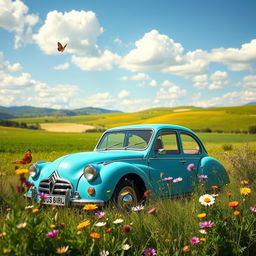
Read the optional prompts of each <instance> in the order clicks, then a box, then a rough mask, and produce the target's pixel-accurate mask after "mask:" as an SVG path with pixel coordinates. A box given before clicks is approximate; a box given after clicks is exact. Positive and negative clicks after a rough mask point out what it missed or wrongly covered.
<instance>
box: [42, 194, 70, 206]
mask: <svg viewBox="0 0 256 256" xmlns="http://www.w3.org/2000/svg"><path fill="white" fill-rule="evenodd" d="M65 199H66V198H65V196H51V195H49V196H48V197H47V199H44V202H43V203H44V204H54V205H65Z"/></svg>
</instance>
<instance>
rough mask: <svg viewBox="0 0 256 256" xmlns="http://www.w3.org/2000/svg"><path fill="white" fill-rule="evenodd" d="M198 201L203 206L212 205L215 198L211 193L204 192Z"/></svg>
mask: <svg viewBox="0 0 256 256" xmlns="http://www.w3.org/2000/svg"><path fill="white" fill-rule="evenodd" d="M199 202H200V203H201V204H202V205H205V206H208V205H213V204H214V202H215V198H214V197H213V196H212V195H209V194H205V195H202V196H200V197H199Z"/></svg>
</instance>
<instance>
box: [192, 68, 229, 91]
mask: <svg viewBox="0 0 256 256" xmlns="http://www.w3.org/2000/svg"><path fill="white" fill-rule="evenodd" d="M192 80H193V81H194V86H195V87H197V88H199V89H204V88H208V89H209V90H216V89H221V88H223V86H225V85H228V83H229V80H228V74H227V72H224V71H219V70H217V71H216V72H214V73H213V74H212V75H210V76H208V75H207V74H203V75H197V76H194V77H193V78H192Z"/></svg>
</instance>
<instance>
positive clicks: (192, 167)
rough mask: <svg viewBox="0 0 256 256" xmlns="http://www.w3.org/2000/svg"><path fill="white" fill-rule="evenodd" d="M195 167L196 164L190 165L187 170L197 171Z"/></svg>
mask: <svg viewBox="0 0 256 256" xmlns="http://www.w3.org/2000/svg"><path fill="white" fill-rule="evenodd" d="M195 169H196V168H195V165H194V164H189V165H188V166H187V170H188V171H195Z"/></svg>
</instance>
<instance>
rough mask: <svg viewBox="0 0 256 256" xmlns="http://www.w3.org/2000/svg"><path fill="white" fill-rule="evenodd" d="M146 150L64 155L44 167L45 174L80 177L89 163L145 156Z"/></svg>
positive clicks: (69, 177)
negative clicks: (55, 172) (54, 173)
mask: <svg viewBox="0 0 256 256" xmlns="http://www.w3.org/2000/svg"><path fill="white" fill-rule="evenodd" d="M144 157H145V152H141V151H130V150H111V151H110V150H109V151H93V152H81V153H74V154H70V155H66V156H63V157H61V158H58V159H56V160H55V161H54V162H52V163H49V165H47V166H45V167H44V172H43V173H44V174H45V175H46V176H49V175H50V174H51V173H52V172H53V171H57V172H58V174H59V176H60V177H62V178H66V179H78V178H79V177H80V176H81V174H82V173H83V170H84V167H86V166H87V165H88V164H96V165H97V164H101V163H104V162H105V163H107V162H111V161H118V160H122V161H129V159H139V158H144Z"/></svg>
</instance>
